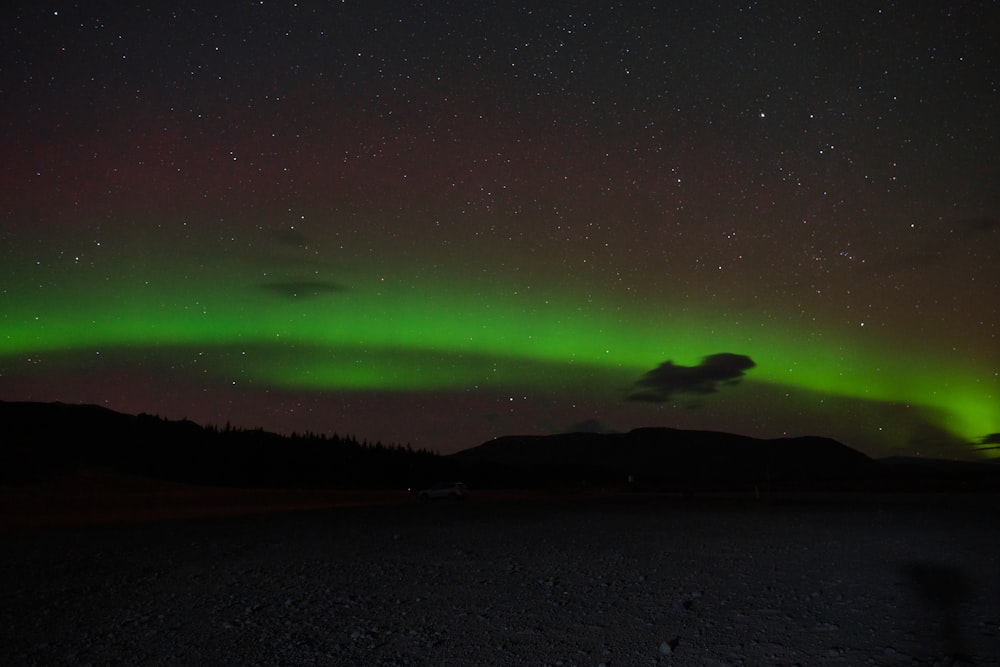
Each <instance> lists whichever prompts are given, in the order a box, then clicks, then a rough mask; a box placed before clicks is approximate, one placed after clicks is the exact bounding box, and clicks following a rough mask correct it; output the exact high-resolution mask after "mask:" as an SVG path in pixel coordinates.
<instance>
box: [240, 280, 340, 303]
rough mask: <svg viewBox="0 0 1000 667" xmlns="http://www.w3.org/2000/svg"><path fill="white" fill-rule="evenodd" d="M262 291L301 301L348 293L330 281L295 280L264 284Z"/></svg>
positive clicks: (338, 284)
mask: <svg viewBox="0 0 1000 667" xmlns="http://www.w3.org/2000/svg"><path fill="white" fill-rule="evenodd" d="M260 287H261V289H265V290H268V291H270V292H274V293H276V294H279V295H281V296H283V297H285V298H288V299H299V298H306V297H314V296H319V295H320V294H335V293H338V292H346V291H347V290H348V287H347V286H345V285H341V284H340V283H335V282H331V281H328V280H295V281H287V282H280V283H264V284H262V285H261V286H260Z"/></svg>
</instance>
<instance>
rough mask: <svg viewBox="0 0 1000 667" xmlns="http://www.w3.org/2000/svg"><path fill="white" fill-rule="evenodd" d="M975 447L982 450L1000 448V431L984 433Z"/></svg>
mask: <svg viewBox="0 0 1000 667" xmlns="http://www.w3.org/2000/svg"><path fill="white" fill-rule="evenodd" d="M975 447H976V449H977V450H979V451H980V452H987V451H992V450H995V449H1000V433H990V434H989V435H984V436H983V437H982V438H980V439H979V442H977V443H976V445H975Z"/></svg>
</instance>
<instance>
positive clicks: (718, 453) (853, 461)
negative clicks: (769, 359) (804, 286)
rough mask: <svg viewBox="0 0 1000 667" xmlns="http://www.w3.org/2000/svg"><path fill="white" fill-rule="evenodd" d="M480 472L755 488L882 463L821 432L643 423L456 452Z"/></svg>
mask: <svg viewBox="0 0 1000 667" xmlns="http://www.w3.org/2000/svg"><path fill="white" fill-rule="evenodd" d="M450 458H453V459H455V460H457V461H460V462H462V463H463V464H466V465H471V466H478V467H479V468H480V469H481V470H489V469H494V470H503V469H505V468H506V469H512V468H518V469H524V470H533V471H534V472H535V473H536V474H537V475H548V476H550V477H552V478H554V479H561V480H562V481H566V482H568V481H571V480H572V479H574V478H581V479H593V480H594V481H598V482H608V481H614V480H617V481H623V480H624V481H626V482H627V481H628V480H629V479H631V480H632V483H639V484H648V483H655V484H661V485H662V484H669V485H674V486H677V485H692V486H693V485H698V486H705V485H718V486H732V485H741V486H744V487H745V486H747V485H750V486H751V487H752V486H755V485H756V486H757V487H758V488H760V487H762V486H765V485H778V484H783V485H788V484H790V483H796V484H801V483H814V482H831V481H862V480H867V479H872V478H876V477H879V476H881V475H883V474H884V473H885V466H883V465H882V464H880V463H879V462H877V461H875V460H873V459H871V458H869V457H868V456H866V455H865V454H863V453H861V452H858V451H856V450H854V449H851V448H850V447H847V446H846V445H843V444H841V443H839V442H837V441H835V440H831V439H829V438H821V437H799V438H779V439H773V440H762V439H757V438H751V437H747V436H742V435H735V434H732V433H724V432H717V431H697V430H679V429H673V428H640V429H635V430H633V431H629V432H627V433H611V434H606V433H605V434H601V433H565V434H558V435H548V436H506V437H500V438H497V439H495V440H490V441H488V442H485V443H483V444H482V445H480V446H478V447H474V448H472V449H467V450H464V451H460V452H457V453H455V454H452V455H451V456H450Z"/></svg>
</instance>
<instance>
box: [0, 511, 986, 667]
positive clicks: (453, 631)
mask: <svg viewBox="0 0 1000 667" xmlns="http://www.w3.org/2000/svg"><path fill="white" fill-rule="evenodd" d="M998 509H1000V498H998V497H996V496H986V497H955V496H941V497H905V498H901V497H893V498H889V499H885V498H881V499H880V498H859V497H852V498H850V499H844V498H840V499H831V498H804V497H799V498H794V499H784V500H781V501H778V500H773V499H772V500H771V501H767V502H755V501H752V500H740V499H723V498H716V499H694V500H681V499H677V498H650V497H631V496H625V497H612V498H607V497H605V498H590V497H581V498H572V499H570V498H536V499H530V500H509V499H508V500H501V499H496V498H494V499H486V498H477V497H472V498H470V499H469V500H466V501H462V502H448V501H442V502H429V503H423V504H418V503H416V502H412V503H410V502H407V503H403V504H400V503H395V504H391V505H384V506H373V507H348V508H339V509H328V510H317V511H308V512H290V513H277V514H275V513H272V514H265V515H259V516H240V517H229V518H210V519H202V520H189V521H173V522H157V523H146V524H132V525H104V526H89V527H77V528H49V529H45V530H20V531H13V532H9V533H8V534H6V535H4V536H3V539H4V544H5V547H4V550H3V554H2V556H0V564H2V572H3V575H2V576H3V590H2V605H0V628H2V630H0V662H2V663H3V664H4V665H88V664H90V665H151V666H152V665H241V666H245V665H394V666H401V665H435V666H446V665H462V666H467V665H591V666H594V667H596V666H598V665H606V666H612V665H613V666H619V665H622V666H624V665H852V666H853V665H951V664H970V665H1000V567H998V563H1000V529H998V528H997V525H998V524H997V523H996V521H995V519H996V517H997V516H998Z"/></svg>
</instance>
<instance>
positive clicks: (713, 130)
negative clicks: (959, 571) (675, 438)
mask: <svg viewBox="0 0 1000 667" xmlns="http://www.w3.org/2000/svg"><path fill="white" fill-rule="evenodd" d="M546 5H548V6H546ZM998 25H1000V5H998V3H996V2H962V3H956V2H923V3H912V2H895V3H894V2H884V3H883V2H854V1H853V0H846V1H843V2H816V3H802V2H795V3H793V2H751V1H748V2H731V3H730V2H714V3H708V2H695V3H679V2H678V3H653V2H650V3H643V2H621V3H544V4H543V3H519V2H503V1H497V2H472V1H468V0H463V1H456V2H380V1H376V0H366V1H359V2H353V1H346V2H316V3H311V2H299V3H285V2H277V1H268V2H253V3H251V2H245V3H237V2H225V3H213V2H205V3H184V2H170V3H166V2H164V3H143V2H139V3H135V4H132V3H125V4H122V3H117V2H83V3H44V2H43V3H23V2H21V3H15V7H14V8H8V9H6V10H4V21H3V28H2V30H3V37H2V39H0V51H2V61H0V68H2V69H0V94H2V99H3V104H2V107H0V114H2V115H0V142H2V144H0V152H2V155H3V160H2V162H0V184H2V185H0V216H2V217H0V400H18V401H22V400H28V401H63V402H73V403H76V402H82V403H96V404H99V405H103V406H106V407H108V408H111V409H114V410H118V411H122V412H128V413H141V412H145V413H150V414H157V415H160V416H162V417H165V418H168V419H182V418H188V419H191V420H193V421H196V422H198V423H201V424H213V425H218V426H222V425H224V424H226V423H227V422H229V423H231V424H232V425H233V426H237V427H245V428H257V427H262V428H264V429H266V430H271V431H275V432H279V433H286V434H288V433H292V432H297V433H300V434H304V433H307V432H310V433H326V434H331V435H332V434H334V433H337V434H339V435H348V434H352V435H355V436H356V437H357V438H358V439H359V440H360V439H368V440H370V441H372V442H374V441H376V440H380V441H382V442H384V443H398V444H406V443H409V444H412V445H413V446H414V447H423V448H428V449H432V450H436V451H441V452H451V451H455V450H457V449H462V448H466V447H471V446H475V445H478V444H480V443H482V442H484V441H485V440H488V439H490V438H492V437H495V436H499V435H507V434H528V433H531V434H544V433H554V432H565V431H573V430H588V431H625V430H629V429H632V428H636V427H641V426H673V427H678V428H700V429H710V430H724V431H731V432H735V433H741V434H745V435H751V436H757V437H776V436H782V435H823V436H829V437H833V438H836V439H838V440H840V441H841V442H843V443H845V444H847V445H849V446H851V447H854V448H856V449H859V450H861V451H863V452H865V453H867V454H870V455H873V456H884V455H894V454H906V455H910V454H917V453H920V454H921V455H924V456H943V457H949V458H981V457H984V456H990V455H991V454H995V453H996V451H997V450H996V449H995V447H996V446H997V444H1000V298H998V294H1000V168H998V158H997V156H998V154H1000V137H998V127H1000V114H998V109H1000V49H998V47H997V45H996V44H997V40H998V39H1000V38H998V35H1000V33H998V31H997V26H998Z"/></svg>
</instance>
